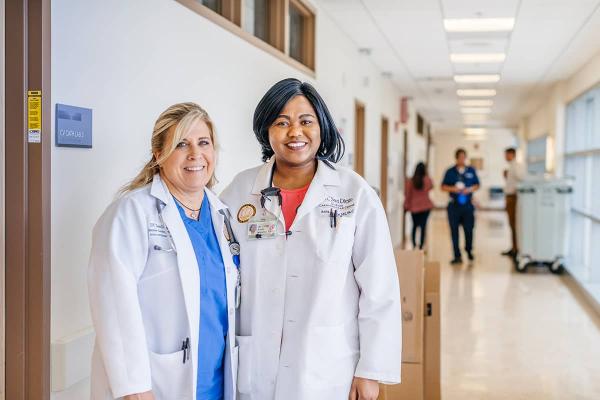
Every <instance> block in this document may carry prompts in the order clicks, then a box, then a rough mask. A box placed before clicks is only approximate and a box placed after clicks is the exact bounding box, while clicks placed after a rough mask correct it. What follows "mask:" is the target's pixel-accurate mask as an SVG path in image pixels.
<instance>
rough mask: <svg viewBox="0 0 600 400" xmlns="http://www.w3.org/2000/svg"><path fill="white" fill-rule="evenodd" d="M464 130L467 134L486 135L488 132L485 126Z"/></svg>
mask: <svg viewBox="0 0 600 400" xmlns="http://www.w3.org/2000/svg"><path fill="white" fill-rule="evenodd" d="M463 132H464V133H465V135H469V136H478V135H485V134H486V133H487V130H486V129H485V128H465V129H464V131H463Z"/></svg>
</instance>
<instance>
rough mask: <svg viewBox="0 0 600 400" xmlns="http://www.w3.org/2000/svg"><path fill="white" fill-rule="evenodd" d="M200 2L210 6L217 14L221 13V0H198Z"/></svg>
mask: <svg viewBox="0 0 600 400" xmlns="http://www.w3.org/2000/svg"><path fill="white" fill-rule="evenodd" d="M200 3H202V5H204V6H206V7H208V8H210V9H211V10H213V11H214V12H216V13H217V14H221V15H223V13H222V11H221V10H222V6H221V0H200Z"/></svg>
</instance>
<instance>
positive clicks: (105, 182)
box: [52, 0, 401, 400]
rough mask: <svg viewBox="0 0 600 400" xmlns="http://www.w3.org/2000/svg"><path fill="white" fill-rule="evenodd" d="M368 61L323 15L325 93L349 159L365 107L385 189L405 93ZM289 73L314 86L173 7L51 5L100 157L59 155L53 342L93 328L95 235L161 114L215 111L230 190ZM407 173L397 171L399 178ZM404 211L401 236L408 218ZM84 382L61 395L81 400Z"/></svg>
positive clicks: (62, 88)
mask: <svg viewBox="0 0 600 400" xmlns="http://www.w3.org/2000/svg"><path fill="white" fill-rule="evenodd" d="M362 57H363V56H360V55H359V53H358V49H357V48H356V47H355V46H354V45H353V44H352V43H351V42H349V41H348V39H347V38H346V36H345V35H344V34H342V33H341V32H340V31H339V30H338V29H337V28H336V27H335V24H333V23H332V22H331V21H330V20H329V19H328V17H327V15H326V14H325V13H321V12H319V13H318V17H317V58H316V60H317V65H316V77H317V78H316V82H315V84H316V87H317V88H318V90H319V91H320V93H321V94H322V95H323V97H324V98H325V100H326V101H327V103H328V105H329V107H330V108H331V111H332V113H333V115H334V118H335V120H336V122H337V123H339V124H340V127H341V128H343V131H344V138H345V139H346V143H347V145H348V151H349V152H353V143H354V101H355V99H359V100H360V101H362V102H364V103H365V104H366V149H365V154H366V160H367V162H366V163H365V167H366V168H365V175H366V178H367V180H368V181H369V183H370V184H371V185H373V186H377V187H378V186H379V176H380V170H379V168H380V167H379V165H380V164H379V158H380V157H379V152H380V145H381V142H380V118H381V116H382V115H385V116H387V117H388V118H389V121H390V127H391V130H390V137H391V138H390V142H391V143H392V144H393V146H392V145H391V146H390V148H391V149H397V150H396V154H392V159H396V158H398V157H399V156H398V154H399V152H400V151H401V147H396V144H397V143H396V142H397V141H398V140H399V139H398V136H400V135H399V134H396V133H394V132H393V122H394V121H396V120H397V119H398V115H397V110H398V109H399V106H398V102H399V98H400V93H399V91H398V90H397V89H396V88H395V87H394V86H393V85H391V84H390V83H389V81H387V80H383V79H382V78H381V73H380V71H378V70H377V69H376V68H374V67H373V66H372V64H370V62H369V61H368V60H366V59H364V58H362ZM290 76H291V77H298V78H300V79H304V80H307V79H308V78H307V77H306V76H303V74H302V73H300V72H299V71H298V70H296V69H294V68H293V67H290V66H289V65H287V64H286V63H284V62H282V61H280V60H279V59H277V58H275V57H273V56H271V55H269V54H267V53H265V52H264V51H262V50H260V49H258V48H256V47H254V46H252V45H250V44H248V43H247V42H246V41H244V40H242V39H240V38H239V37H237V36H235V35H233V34H231V33H229V32H227V31H225V30H223V29H222V28H220V27H218V26H216V25H214V24H213V23H211V22H209V21H207V20H205V19H204V18H202V17H201V16H199V15H197V14H195V13H193V12H191V11H189V10H188V9H186V8H185V7H183V6H182V5H180V4H179V3H177V2H175V1H174V0H144V1H142V0H137V1H127V2H122V1H119V0H106V1H102V2H97V1H91V0H86V1H82V0H63V1H60V2H52V104H53V107H54V104H55V103H63V104H69V105H77V106H82V107H89V108H92V109H93V113H94V114H93V135H94V140H93V143H94V144H93V146H94V147H93V149H72V148H58V147H53V149H52V341H53V343H57V342H58V341H60V340H62V339H64V338H66V337H73V335H75V336H76V334H77V332H80V331H82V330H85V329H86V328H87V327H89V326H90V324H91V321H90V315H89V310H88V302H87V288H86V280H85V277H86V268H87V260H88V255H89V249H90V240H91V238H90V234H91V229H92V226H93V224H94V223H95V221H96V220H97V218H98V217H99V215H100V214H101V212H102V211H103V210H104V209H105V207H106V206H107V205H108V204H109V202H110V201H111V200H112V199H113V196H114V194H115V192H116V191H117V189H118V188H119V186H121V185H122V184H124V183H126V182H127V180H128V179H130V178H132V177H133V176H134V175H135V174H136V173H137V171H138V170H139V168H141V166H142V165H143V164H144V162H145V161H146V159H147V158H148V157H149V142H150V140H149V139H150V134H151V131H152V125H153V123H154V120H155V119H156V117H157V116H158V114H159V113H160V112H161V111H163V110H164V109H165V108H166V107H167V106H169V105H171V104H173V103H176V102H181V101H195V102H198V103H199V104H201V105H202V106H204V107H205V108H206V109H207V110H208V112H209V113H210V114H211V116H212V118H213V120H214V121H215V124H216V126H217V133H218V135H219V140H220V143H221V152H220V157H219V166H218V168H217V174H218V178H219V179H220V180H221V183H220V184H219V185H218V186H217V190H221V189H222V188H223V187H224V185H225V184H226V183H227V182H228V181H229V180H230V179H231V178H232V177H233V176H234V174H235V173H236V172H238V171H240V170H241V169H244V168H248V167H251V166H254V165H256V164H258V163H259V162H260V152H259V147H258V145H257V143H256V140H255V139H254V136H253V134H252V130H251V126H252V114H253V111H254V107H255V106H256V104H257V102H258V100H259V99H260V97H261V96H262V95H263V94H264V92H265V91H266V90H267V89H268V88H269V87H270V86H271V85H272V84H273V83H275V82H276V81H278V80H279V79H282V78H285V77H290ZM53 118H54V116H53ZM53 136H54V135H53ZM400 142H401V139H400ZM342 163H347V158H346V159H345V160H344V161H343V162H342ZM397 175H398V174H397V173H396V172H395V171H394V170H390V178H391V180H394V179H396V180H397V179H398V177H397ZM390 190H391V188H390ZM390 197H391V198H392V199H393V200H395V201H396V202H398V201H397V199H399V198H401V193H399V192H397V191H396V192H394V191H393V190H392V193H390ZM394 212H397V210H394V211H393V212H392V213H391V214H390V221H391V222H392V223H391V225H392V232H395V228H394V224H395V221H399V218H398V216H397V215H394ZM394 236H395V237H394V239H395V240H396V241H397V240H398V238H399V237H398V234H397V233H396V234H394ZM75 367H77V368H84V367H87V363H85V365H82V366H75ZM86 385H87V383H86V382H83V383H79V384H78V385H76V386H74V387H72V388H71V389H70V390H67V391H64V392H61V393H54V394H53V397H54V398H55V399H61V400H67V399H78V400H79V399H81V398H82V397H81V393H83V392H85V391H86V390H87V389H86Z"/></svg>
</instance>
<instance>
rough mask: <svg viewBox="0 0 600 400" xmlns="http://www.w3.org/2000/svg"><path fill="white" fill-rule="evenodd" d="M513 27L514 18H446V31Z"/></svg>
mask: <svg viewBox="0 0 600 400" xmlns="http://www.w3.org/2000/svg"><path fill="white" fill-rule="evenodd" d="M514 27H515V19H514V18H447V19H444V28H445V29H446V31H447V32H510V31H512V30H513V28H514Z"/></svg>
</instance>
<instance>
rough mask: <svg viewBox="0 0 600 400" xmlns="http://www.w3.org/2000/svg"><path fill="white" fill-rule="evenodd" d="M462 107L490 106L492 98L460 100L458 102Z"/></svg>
mask: <svg viewBox="0 0 600 400" xmlns="http://www.w3.org/2000/svg"><path fill="white" fill-rule="evenodd" d="M458 103H459V104H460V105H461V106H462V107H491V106H493V105H494V101H493V100H461V101H459V102H458Z"/></svg>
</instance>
